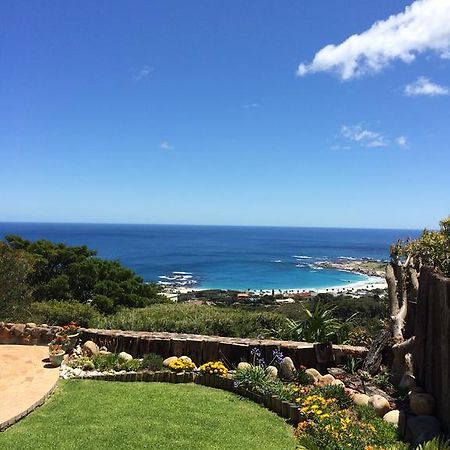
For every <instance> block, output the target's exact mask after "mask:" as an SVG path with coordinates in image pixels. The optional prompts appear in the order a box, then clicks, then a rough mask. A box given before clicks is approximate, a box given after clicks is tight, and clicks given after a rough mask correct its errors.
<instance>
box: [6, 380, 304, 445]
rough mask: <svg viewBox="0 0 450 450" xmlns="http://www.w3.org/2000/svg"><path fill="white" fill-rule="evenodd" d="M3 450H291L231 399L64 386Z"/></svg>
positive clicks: (263, 418)
mask: <svg viewBox="0 0 450 450" xmlns="http://www.w3.org/2000/svg"><path fill="white" fill-rule="evenodd" d="M0 448H2V449H4V450H16V449H21V450H31V449H32V450H43V449H45V450H48V449H61V448H64V449H66V450H72V449H73V450H75V449H80V448H83V449H86V450H90V449H92V450H94V449H95V450H102V449H107V450H111V449H119V448H120V449H125V448H130V449H133V448H135V449H141V448H142V449H144V448H147V449H155V450H214V449H217V450H219V449H229V450H235V449H247V450H253V449H254V450H257V449H261V448H264V449H265V450H280V449H283V450H294V448H295V440H294V438H293V434H292V431H291V428H290V427H289V426H288V425H287V424H286V423H285V422H284V421H283V420H282V419H281V418H279V417H277V416H276V415H275V414H273V413H270V412H269V411H267V410H265V409H264V408H261V407H260V406H259V405H257V404H255V403H253V402H251V401H249V400H244V399H240V398H239V397H238V396H236V395H234V394H232V393H229V392H225V391H220V390H217V389H211V388H207V387H203V386H198V385H194V384H183V385H180V384H175V385H172V384H166V383H120V382H101V381H70V382H63V383H61V384H60V388H59V390H58V392H57V393H56V394H55V395H54V396H53V398H51V399H50V400H49V401H48V402H47V403H46V404H45V405H44V406H42V407H41V408H39V409H37V410H36V411H34V412H33V413H31V414H30V415H29V416H28V417H26V418H24V419H23V420H22V421H21V422H19V423H17V424H16V425H14V426H13V427H11V428H10V429H9V430H7V431H6V432H4V433H1V434H0Z"/></svg>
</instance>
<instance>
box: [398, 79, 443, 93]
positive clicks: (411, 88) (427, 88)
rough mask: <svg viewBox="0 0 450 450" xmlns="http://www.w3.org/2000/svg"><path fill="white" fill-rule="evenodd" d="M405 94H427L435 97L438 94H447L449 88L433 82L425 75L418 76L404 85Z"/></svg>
mask: <svg viewBox="0 0 450 450" xmlns="http://www.w3.org/2000/svg"><path fill="white" fill-rule="evenodd" d="M404 93H405V95H408V96H416V95H428V96H430V97H436V96H438V95H449V94H450V90H449V88H448V87H447V86H442V85H440V84H436V83H433V82H432V81H430V79H429V78H427V77H419V78H417V80H416V81H414V82H413V83H410V84H407V85H406V86H405V91H404Z"/></svg>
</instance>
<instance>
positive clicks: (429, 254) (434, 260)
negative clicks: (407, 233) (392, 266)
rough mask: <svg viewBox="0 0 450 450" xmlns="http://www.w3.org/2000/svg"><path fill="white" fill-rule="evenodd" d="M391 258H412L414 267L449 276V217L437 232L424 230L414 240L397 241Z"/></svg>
mask: <svg viewBox="0 0 450 450" xmlns="http://www.w3.org/2000/svg"><path fill="white" fill-rule="evenodd" d="M391 257H392V259H394V260H397V259H399V258H412V259H413V261H414V266H415V267H416V268H418V269H420V267H421V266H423V265H425V266H431V267H433V268H434V269H436V270H437V271H439V272H440V273H442V274H443V275H445V276H450V217H447V218H446V219H443V220H441V222H440V229H439V230H438V231H429V230H424V232H423V233H422V235H421V236H420V237H419V238H418V239H416V240H411V239H408V240H406V241H401V240H399V241H397V243H396V244H394V245H392V246H391Z"/></svg>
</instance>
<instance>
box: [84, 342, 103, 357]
mask: <svg viewBox="0 0 450 450" xmlns="http://www.w3.org/2000/svg"><path fill="white" fill-rule="evenodd" d="M82 349H83V353H85V354H86V355H87V356H95V355H98V352H99V349H98V345H97V344H96V343H95V342H94V341H86V342H85V343H84V344H83V347H82Z"/></svg>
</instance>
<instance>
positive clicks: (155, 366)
mask: <svg viewBox="0 0 450 450" xmlns="http://www.w3.org/2000/svg"><path fill="white" fill-rule="evenodd" d="M141 368H142V369H146V370H151V371H153V372H156V371H157V370H161V369H162V368H163V359H162V357H161V356H159V355H157V354H156V353H149V354H147V355H145V356H144V358H143V360H142V362H141Z"/></svg>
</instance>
